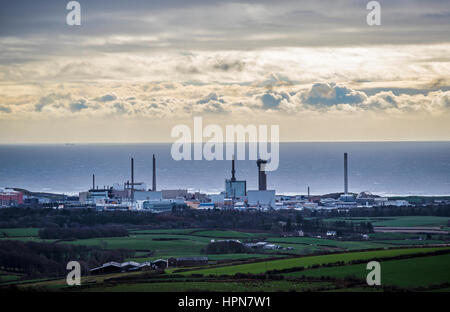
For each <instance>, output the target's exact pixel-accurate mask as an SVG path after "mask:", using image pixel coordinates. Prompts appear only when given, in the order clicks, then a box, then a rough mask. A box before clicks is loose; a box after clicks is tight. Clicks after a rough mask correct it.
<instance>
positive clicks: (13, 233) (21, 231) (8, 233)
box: [0, 228, 39, 237]
mask: <svg viewBox="0 0 450 312" xmlns="http://www.w3.org/2000/svg"><path fill="white" fill-rule="evenodd" d="M38 232H39V229H38V228H14V229H0V237H2V236H3V237H31V236H35V237H37V236H38Z"/></svg>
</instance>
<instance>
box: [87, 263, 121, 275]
mask: <svg viewBox="0 0 450 312" xmlns="http://www.w3.org/2000/svg"><path fill="white" fill-rule="evenodd" d="M89 272H90V273H91V274H107V273H118V272H122V264H121V263H118V262H114V261H111V262H108V263H104V264H103V265H102V266H101V267H97V268H93V269H91V270H89Z"/></svg>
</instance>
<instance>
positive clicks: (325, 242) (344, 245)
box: [268, 237, 386, 250]
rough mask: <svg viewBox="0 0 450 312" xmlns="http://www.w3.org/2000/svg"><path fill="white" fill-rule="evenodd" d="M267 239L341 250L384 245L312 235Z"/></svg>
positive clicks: (381, 246)
mask: <svg viewBox="0 0 450 312" xmlns="http://www.w3.org/2000/svg"><path fill="white" fill-rule="evenodd" d="M268 241H270V242H274V243H288V244H302V245H307V246H313V247H314V246H317V247H319V248H320V247H333V248H337V249H341V250H356V249H372V248H384V247H386V246H385V245H383V244H380V243H374V242H371V241H338V240H333V239H324V238H313V237H279V238H278V237H276V238H275V237H272V238H269V239H268Z"/></svg>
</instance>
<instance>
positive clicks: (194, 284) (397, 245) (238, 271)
mask: <svg viewBox="0 0 450 312" xmlns="http://www.w3.org/2000/svg"><path fill="white" fill-rule="evenodd" d="M326 221H327V220H326ZM335 221H336V220H335V219H330V220H329V221H328V222H335ZM345 221H346V222H358V221H359V219H357V218H356V219H346V220H345ZM364 221H367V220H364ZM370 222H372V223H374V224H376V225H377V226H402V227H408V226H411V227H417V226H437V227H440V228H443V229H446V224H447V223H446V222H447V218H443V217H427V218H421V217H408V216H407V217H391V218H371V219H370ZM38 233H39V228H8V229H0V239H1V241H21V242H38V243H50V244H52V245H53V246H68V247H70V246H80V247H82V246H86V247H83V248H94V249H92V250H95V251H96V250H99V251H103V253H106V255H107V256H110V255H111V254H112V255H114V253H111V252H115V251H117V250H125V251H126V252H122V253H121V255H129V256H128V258H124V259H122V260H123V261H136V262H144V261H152V260H155V259H160V258H162V259H167V258H169V257H183V256H184V257H185V256H207V257H208V259H209V263H208V265H204V266H198V267H188V268H179V267H169V268H166V269H165V270H164V271H154V270H152V271H140V272H133V273H130V272H128V273H115V274H106V275H97V276H90V275H89V274H88V273H86V272H88V271H86V272H85V273H84V274H83V275H82V285H81V286H76V287H73V286H67V284H66V281H65V278H64V274H61V273H58V272H56V273H52V274H50V273H47V275H46V274H35V275H33V274H29V273H25V272H21V271H20V270H8V269H5V268H4V267H3V268H0V287H1V289H2V290H41V291H83V292H84V291H88V292H98V291H101V292H103V291H107V292H109V291H119V292H128V291H133V292H177V291H208V292H211V291H213V292H214V291H225V292H229V291H232V292H233V291H236V292H243V291H263V292H279V291H285V292H292V291H296V292H301V291H405V290H408V291H449V290H450V244H449V243H450V241H449V238H448V235H447V236H445V235H417V234H402V233H372V234H370V235H369V238H368V239H364V240H361V239H358V240H348V239H347V240H343V239H331V238H317V237H298V236H297V237H295V236H286V235H283V234H280V233H273V232H269V231H248V232H246V231H243V230H242V229H234V230H225V229H198V228H197V229H132V228H131V229H129V235H128V236H124V237H96V238H88V239H71V240H57V239H42V238H39V235H38ZM229 239H238V240H240V241H242V242H256V241H266V242H269V243H273V244H277V245H279V246H281V247H283V249H277V250H265V249H257V250H253V251H251V252H241V253H222V254H220V253H219V254H205V248H206V247H207V246H208V244H210V242H211V240H216V241H217V240H229ZM90 250H91V249H86V250H85V252H86V251H87V252H90ZM107 251H111V252H110V253H108V252H107ZM102 255H103V254H102V253H100V256H102ZM372 260H376V261H379V262H380V264H381V286H368V285H367V283H366V276H367V273H368V272H369V271H368V270H367V269H366V264H367V263H368V262H369V261H372ZM63 273H64V272H63ZM55 274H56V275H55Z"/></svg>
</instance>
